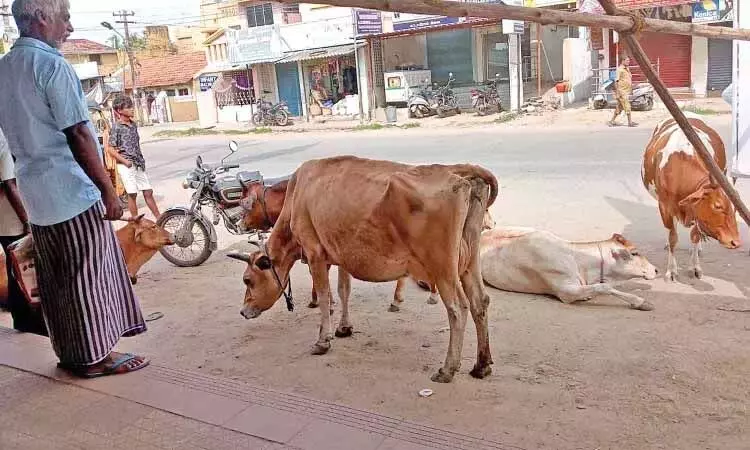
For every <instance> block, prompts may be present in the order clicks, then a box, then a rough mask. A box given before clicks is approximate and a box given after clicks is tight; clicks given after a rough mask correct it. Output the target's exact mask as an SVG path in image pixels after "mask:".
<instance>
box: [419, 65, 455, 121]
mask: <svg viewBox="0 0 750 450" xmlns="http://www.w3.org/2000/svg"><path fill="white" fill-rule="evenodd" d="M454 81H456V79H455V78H453V72H451V73H449V74H448V82H447V83H446V84H445V86H438V84H437V83H434V86H435V90H434V91H428V90H427V89H426V85H424V86H422V87H420V90H419V91H418V92H416V93H413V94H412V95H411V96H410V97H409V101H408V102H407V104H406V105H407V107H408V109H409V117H416V118H418V119H422V118H424V117H428V116H432V115H437V116H438V117H441V118H442V117H445V116H446V114H447V113H448V112H450V111H455V112H456V114H461V109H460V108H459V107H458V99H457V98H456V95H455V94H454V93H453V90H452V89H451V84H452V83H453V82H454ZM425 82H427V80H425Z"/></svg>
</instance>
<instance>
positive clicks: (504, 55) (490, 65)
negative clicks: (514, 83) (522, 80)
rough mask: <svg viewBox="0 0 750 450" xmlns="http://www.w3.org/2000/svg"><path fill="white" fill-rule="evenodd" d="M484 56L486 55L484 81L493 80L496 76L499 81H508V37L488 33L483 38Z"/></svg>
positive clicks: (501, 34)
mask: <svg viewBox="0 0 750 450" xmlns="http://www.w3.org/2000/svg"><path fill="white" fill-rule="evenodd" d="M484 52H485V53H484V54H485V55H487V65H486V71H485V73H484V76H485V79H486V80H491V79H494V78H495V76H496V74H497V75H499V76H500V78H499V79H500V80H502V81H507V80H510V62H509V52H508V35H507V34H503V33H489V34H487V35H485V36H484Z"/></svg>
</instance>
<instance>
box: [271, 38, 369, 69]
mask: <svg viewBox="0 0 750 450" xmlns="http://www.w3.org/2000/svg"><path fill="white" fill-rule="evenodd" d="M364 45H365V44H364V43H360V44H357V48H360V47H363V46H364ZM351 53H354V43H352V44H346V45H334V46H332V47H324V48H315V49H309V50H296V51H293V52H287V53H286V54H284V57H283V58H281V59H280V60H278V61H276V64H281V63H287V62H295V61H307V60H309V59H321V58H331V57H334V56H343V55H348V54H351Z"/></svg>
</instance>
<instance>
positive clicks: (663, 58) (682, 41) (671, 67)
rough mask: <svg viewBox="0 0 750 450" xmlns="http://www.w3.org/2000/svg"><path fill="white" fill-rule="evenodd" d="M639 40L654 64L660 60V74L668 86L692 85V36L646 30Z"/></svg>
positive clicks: (681, 86)
mask: <svg viewBox="0 0 750 450" xmlns="http://www.w3.org/2000/svg"><path fill="white" fill-rule="evenodd" d="M638 42H640V43H641V47H643V50H645V51H646V55H647V56H648V58H649V59H650V60H651V63H652V64H656V61H657V60H658V61H659V76H660V77H661V79H662V81H664V83H665V84H666V85H667V87H669V88H683V87H690V61H691V55H690V54H691V51H692V44H693V38H692V37H691V36H682V35H677V34H663V33H647V32H644V33H642V34H641V35H640V36H639V39H638Z"/></svg>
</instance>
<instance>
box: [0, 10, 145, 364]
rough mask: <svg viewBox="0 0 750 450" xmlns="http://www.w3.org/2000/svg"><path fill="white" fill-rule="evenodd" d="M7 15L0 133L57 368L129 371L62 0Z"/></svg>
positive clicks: (116, 207)
mask: <svg viewBox="0 0 750 450" xmlns="http://www.w3.org/2000/svg"><path fill="white" fill-rule="evenodd" d="M11 10H12V13H13V17H14V18H15V20H16V24H17V26H18V29H19V31H20V34H21V37H20V38H19V39H18V40H17V41H16V43H15V45H14V46H13V48H12V49H11V51H10V52H9V53H8V54H7V55H5V56H4V57H3V58H2V59H0V80H2V83H0V98H2V99H3V105H4V106H3V107H0V128H2V129H3V131H4V132H5V134H6V137H7V139H8V143H9V146H10V150H11V152H12V154H13V156H14V157H15V158H16V176H17V180H18V188H19V191H20V193H21V197H22V198H23V203H24V206H25V207H26V210H27V212H28V215H29V222H30V223H31V232H32V235H33V236H34V246H35V264H36V273H37V280H38V287H39V297H40V300H41V305H42V312H43V314H44V318H45V321H46V323H47V329H48V331H49V337H50V341H51V343H52V348H53V349H54V351H55V354H56V355H57V357H58V359H59V360H60V363H59V364H58V367H60V368H63V369H65V370H67V371H69V372H71V373H72V374H74V375H76V376H80V377H86V378H91V377H97V376H103V375H110V374H120V373H126V372H132V371H134V370H139V369H141V368H143V367H146V366H147V365H148V364H149V361H148V360H147V359H146V358H143V357H141V356H136V355H131V354H121V353H117V352H115V351H113V350H114V348H115V346H116V345H117V343H118V342H119V340H120V338H121V337H124V336H135V335H138V334H140V333H143V332H145V331H146V322H145V321H144V319H143V315H142V313H141V308H140V305H139V303H138V299H137V298H136V296H135V293H134V292H133V287H132V285H131V284H130V278H129V277H128V272H127V269H126V266H125V260H124V258H123V255H122V250H121V249H120V245H119V243H118V241H117V237H116V236H115V233H114V229H113V227H112V224H111V223H110V222H109V221H111V220H117V219H120V218H121V217H122V212H123V210H122V206H121V204H120V200H119V198H118V197H117V195H116V193H115V190H114V187H113V186H112V182H111V181H110V178H109V175H108V174H107V172H106V170H105V168H104V163H103V158H102V156H103V155H102V151H101V148H100V147H99V143H98V142H97V139H96V131H95V130H94V127H93V125H92V124H91V121H90V117H89V113H88V108H87V104H86V99H85V96H84V94H83V89H82V88H81V82H80V81H79V80H78V77H77V76H76V73H75V71H74V70H73V68H72V67H71V65H70V64H69V63H68V62H67V61H65V59H64V58H63V56H62V55H61V54H60V52H59V51H58V50H57V48H59V46H60V45H61V44H62V43H63V42H64V41H65V40H66V39H67V38H68V37H69V36H70V34H71V33H72V32H73V26H72V25H71V23H70V2H69V1H68V0H15V1H14V2H13V6H12V7H11ZM7 105H12V107H8V106H7Z"/></svg>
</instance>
